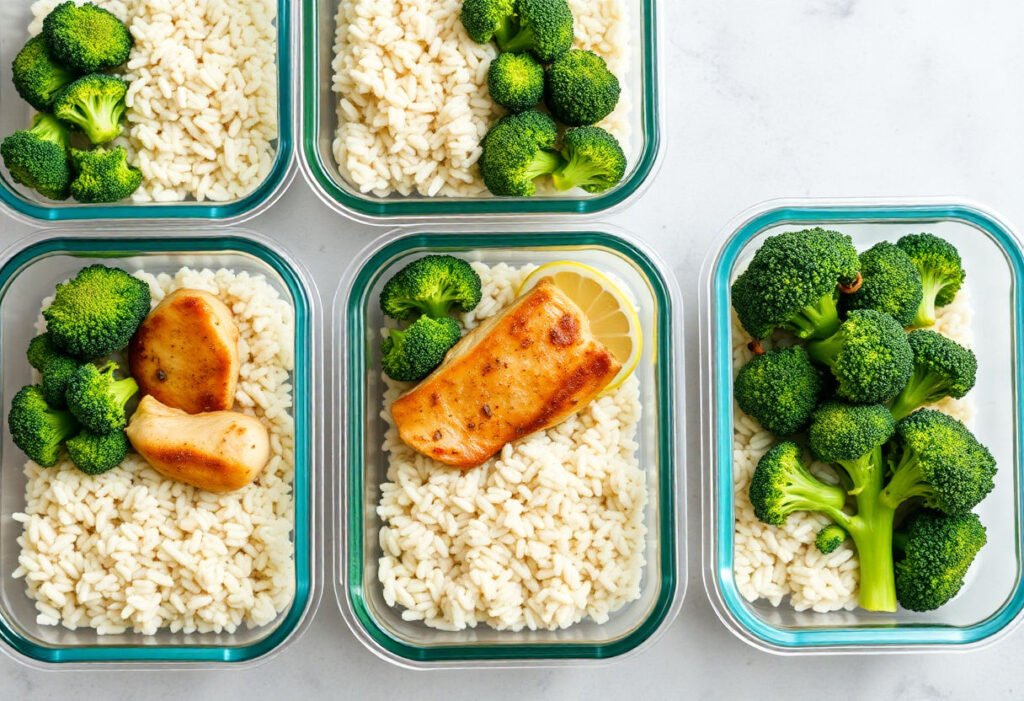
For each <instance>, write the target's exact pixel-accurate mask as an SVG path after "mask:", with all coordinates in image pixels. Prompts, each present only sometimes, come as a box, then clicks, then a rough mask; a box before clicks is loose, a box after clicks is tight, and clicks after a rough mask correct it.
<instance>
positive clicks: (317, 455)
mask: <svg viewBox="0 0 1024 701" xmlns="http://www.w3.org/2000/svg"><path fill="white" fill-rule="evenodd" d="M186 252H188V253H217V252H237V253H242V254H246V255H250V256H252V257H254V258H256V259H258V260H260V261H261V262H263V263H265V264H267V265H268V266H270V267H271V268H272V269H273V270H274V272H275V273H276V274H277V275H279V276H280V278H281V280H282V281H283V282H284V285H285V287H286V289H287V290H288V292H289V294H290V295H291V297H292V300H293V302H294V306H295V334H296V353H295V369H294V370H293V396H294V397H295V398H296V399H295V401H294V406H293V414H294V420H295V436H296V440H295V478H294V486H293V494H294V500H295V504H294V514H295V515H294V523H295V531H294V535H293V543H294V546H295V552H294V561H295V577H296V586H295V594H294V597H293V600H292V603H291V605H290V606H289V608H288V610H287V612H286V613H285V614H284V617H283V618H282V619H281V620H280V622H279V623H278V624H277V627H276V628H274V630H272V631H270V632H269V633H268V634H267V635H266V636H265V637H263V638H261V639H260V640H257V641H255V642H254V643H252V644H250V645H242V646H230V647H229V646H213V645H188V644H184V645H159V646H157V645H144V644H141V645H111V646H90V647H67V646H49V645H39V644H37V643H35V642H32V641H30V640H26V639H25V638H24V637H22V636H21V635H19V634H18V633H17V632H16V631H15V630H13V629H12V627H11V626H9V625H8V623H7V621H6V620H5V618H4V617H3V615H2V614H3V612H0V651H3V652H4V653H5V654H7V655H8V656H9V657H11V658H13V659H15V660H16V661H18V662H20V663H22V664H25V665H26V666H29V667H33V668H36V669H42V670H67V669H90V670H96V669H104V670H106V669H110V670H116V669H140V668H142V669H161V670H166V669H189V670H195V669H206V668H211V669H216V668H223V667H224V666H230V667H232V668H238V667H247V666H252V665H256V664H260V663H262V662H264V661H266V660H268V659H270V658H271V657H274V656H276V655H277V654H278V653H280V652H281V650H283V649H284V648H285V647H287V646H288V645H290V644H291V643H293V642H294V641H295V640H296V639H297V638H299V637H300V636H301V635H302V634H303V633H304V632H305V631H306V629H307V628H308V626H309V624H310V621H311V620H312V617H313V614H314V612H315V611H316V610H317V608H318V607H319V604H320V597H321V590H322V582H321V578H322V572H321V571H320V570H319V569H318V566H317V563H318V560H317V554H318V553H321V552H322V548H323V543H322V539H323V533H322V531H323V529H322V519H323V516H322V510H323V496H322V493H321V492H322V490H318V489H317V485H318V482H319V479H320V478H321V477H320V475H319V474H318V472H319V471H320V470H321V469H322V464H323V450H322V441H318V440H317V438H318V436H319V435H320V433H321V430H322V426H323V425H322V421H323V419H322V417H321V416H320V415H319V414H318V412H317V407H318V406H319V403H318V400H317V391H318V390H317V388H318V387H319V383H318V381H317V380H318V378H319V377H320V376H321V369H322V353H321V352H320V350H319V349H321V348H322V344H321V340H322V339H321V329H320V302H319V294H318V292H317V289H316V285H315V283H314V282H313V279H312V277H311V276H310V274H309V272H308V270H306V268H305V267H304V266H303V265H302V264H301V263H300V262H298V260H296V259H295V258H294V257H292V255H291V254H290V253H289V252H288V251H287V250H286V249H284V248H282V247H281V246H280V245H279V244H277V243H276V242H273V241H271V240H270V239H269V238H267V237H265V236H263V235H261V234H257V233H255V232H252V231H246V230H242V229H232V230H229V231H224V230H222V229H216V230H211V231H209V232H205V233H204V232H195V231H182V230H179V229H171V228H161V227H154V228H145V227H143V228H142V229H140V230H139V234H138V236H133V237H131V238H128V237H124V236H119V235H116V234H113V233H106V232H104V231H102V230H92V229H90V230H89V231H76V230H73V229H70V228H60V229H44V230H38V231H35V232H33V233H31V234H29V235H27V236H25V237H23V238H21V239H19V240H18V241H15V242H14V243H12V244H10V245H9V246H8V247H6V248H5V249H4V250H3V251H2V252H0V296H2V295H3V294H4V293H5V291H6V289H7V288H8V286H9V284H10V282H11V280H12V279H13V278H14V277H15V276H16V275H18V274H20V273H21V272H23V271H24V270H25V269H26V268H27V267H28V266H30V265H31V264H32V263H33V262H35V261H36V260H39V259H40V258H42V257H47V256H51V255H62V254H72V255H74V254H81V255H82V256H83V257H98V258H109V257H126V256H132V255H140V254H147V253H167V254H173V253H186ZM299 397H306V399H305V400H300V399H298V398H299ZM300 524H305V526H304V527H300Z"/></svg>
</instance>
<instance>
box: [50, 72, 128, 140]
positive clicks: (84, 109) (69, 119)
mask: <svg viewBox="0 0 1024 701" xmlns="http://www.w3.org/2000/svg"><path fill="white" fill-rule="evenodd" d="M127 92H128V84H127V83H126V82H124V81H123V80H121V79H120V78H115V77H114V76H112V75H103V74H102V73H93V74H91V75H87V76H85V77H83V78H79V79H78V80H76V81H75V82H73V83H71V84H70V85H68V86H66V87H65V88H64V89H63V90H61V91H60V92H59V93H57V96H56V97H55V98H54V99H53V114H54V116H56V117H57V118H58V119H60V120H61V121H63V122H66V123H68V124H71V125H74V126H76V127H78V128H79V129H81V130H82V131H84V132H85V135H86V136H87V137H89V141H91V142H92V143H94V144H105V143H107V142H108V141H113V140H114V139H116V138H117V137H118V136H119V135H120V134H121V117H122V115H124V110H125V104H124V97H125V94H127Z"/></svg>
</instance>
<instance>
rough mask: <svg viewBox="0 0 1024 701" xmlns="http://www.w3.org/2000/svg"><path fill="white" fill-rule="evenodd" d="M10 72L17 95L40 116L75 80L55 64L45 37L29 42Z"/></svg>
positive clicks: (69, 72) (37, 37)
mask: <svg viewBox="0 0 1024 701" xmlns="http://www.w3.org/2000/svg"><path fill="white" fill-rule="evenodd" d="M11 71H12V73H13V79H14V87H15V89H16V90H17V91H18V94H19V95H21V98H22V99H23V100H25V102H27V103H28V104H30V105H32V106H33V107H35V108H36V109H37V110H39V111H40V112H45V111H46V110H48V109H50V105H51V104H53V98H54V96H55V95H56V94H57V93H58V92H59V91H60V89H61V88H63V87H64V86H65V85H67V84H68V83H70V82H71V81H73V80H74V79H75V75H74V73H72V72H71V71H69V70H67V69H65V68H64V67H63V66H61V65H60V64H58V63H57V62H56V61H54V60H53V58H52V57H51V56H50V52H49V50H48V49H47V48H46V40H45V39H43V37H42V36H34V37H32V38H31V39H29V40H28V43H27V44H25V46H24V47H22V49H21V51H19V52H18V55H17V56H15V57H14V64H13V65H12V66H11Z"/></svg>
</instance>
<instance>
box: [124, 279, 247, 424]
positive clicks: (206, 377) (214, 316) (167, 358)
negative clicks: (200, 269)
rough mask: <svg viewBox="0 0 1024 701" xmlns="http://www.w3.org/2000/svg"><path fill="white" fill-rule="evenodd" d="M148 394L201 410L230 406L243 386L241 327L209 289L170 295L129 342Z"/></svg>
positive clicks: (133, 363) (193, 411) (137, 374)
mask: <svg viewBox="0 0 1024 701" xmlns="http://www.w3.org/2000/svg"><path fill="white" fill-rule="evenodd" d="M128 362H129V365H130V366H131V373H132V377H134V378H135V381H136V382H138V383H139V389H141V390H142V394H149V395H152V396H154V397H156V398H157V399H159V400H160V401H161V402H162V403H164V404H166V405H168V406H172V407H176V408H178V409H182V410H184V411H187V412H188V413H190V414H198V413H200V412H204V411H220V410H225V409H230V408H231V407H232V406H234V404H235V388H236V386H237V385H238V371H239V359H238V327H237V326H235V321H234V319H233V318H232V315H231V310H230V309H228V307H227V305H226V304H224V303H223V302H221V301H220V300H219V299H217V298H216V297H214V296H213V295H212V294H210V293H209V292H203V291H202V290H189V289H181V290H176V291H174V292H172V293H171V294H169V295H167V296H166V297H164V299H163V300H162V301H161V302H160V304H159V305H157V307H156V309H154V310H153V311H152V312H150V314H149V316H147V317H146V319H145V321H143V322H142V325H141V326H140V327H139V329H138V331H136V332H135V336H134V337H133V338H132V341H131V343H130V344H129V346H128Z"/></svg>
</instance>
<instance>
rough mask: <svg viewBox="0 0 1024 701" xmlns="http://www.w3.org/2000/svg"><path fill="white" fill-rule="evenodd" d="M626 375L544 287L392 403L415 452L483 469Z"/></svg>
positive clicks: (575, 311) (560, 297)
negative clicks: (508, 446) (507, 449)
mask: <svg viewBox="0 0 1024 701" xmlns="http://www.w3.org/2000/svg"><path fill="white" fill-rule="evenodd" d="M620 368H621V363H619V361H618V360H616V358H615V357H614V356H613V355H612V354H611V353H610V352H609V351H608V349H607V348H605V347H604V345H603V344H601V343H600V342H599V341H597V340H596V339H595V338H594V337H593V335H592V334H591V332H590V323H589V321H588V320H587V318H586V316H584V314H583V312H582V311H581V310H580V308H579V307H578V306H577V305H576V304H575V303H574V302H573V301H572V300H571V299H570V298H569V297H568V296H567V295H566V294H565V293H564V292H562V291H561V290H559V289H558V287H556V286H555V285H554V284H552V283H551V282H550V281H547V280H542V281H541V282H540V283H539V284H538V285H537V286H536V287H534V288H533V289H532V290H530V291H529V292H528V293H526V294H525V295H523V296H522V297H520V298H519V299H518V300H516V302H515V303H514V304H513V305H512V306H511V307H509V308H508V310H506V311H505V312H504V313H503V314H501V315H500V316H496V317H493V318H491V319H488V320H487V321H486V322H484V323H483V324H481V325H480V326H478V327H477V328H476V329H474V330H473V331H471V332H470V333H468V334H466V336H465V337H464V338H463V339H462V340H461V341H459V343H458V344H457V345H456V346H455V347H454V348H452V349H451V350H450V351H449V352H448V355H447V357H446V358H445V360H444V362H443V363H442V364H441V366H440V367H438V368H437V370H435V371H434V372H433V373H432V374H431V375H430V376H429V377H427V378H426V379H425V380H423V381H422V382H421V383H420V384H419V385H417V386H416V387H415V388H413V389H412V390H410V391H409V392H406V393H405V394H404V395H402V396H401V397H399V398H398V399H397V400H395V402H394V404H392V406H391V415H392V417H393V418H394V420H395V425H396V426H397V427H398V432H399V435H400V436H401V438H402V440H403V441H404V442H405V443H406V444H408V445H409V446H410V447H412V448H413V449H415V450H417V451H419V452H420V453H423V454H424V455H427V456H430V457H431V458H434V459H435V460H438V461H440V462H442V463H445V464H447V465H452V466H454V467H460V468H471V467H476V466H478V465H480V464H482V463H484V462H485V461H486V460H487V459H488V458H490V457H491V456H493V455H495V454H496V453H498V452H499V451H500V450H501V449H502V447H503V446H504V445H505V444H506V443H509V442H511V441H514V440H517V439H519V438H523V437H524V436H527V435H529V434H531V433H533V432H535V431H542V430H544V429H546V428H549V427H551V426H554V425H556V424H559V423H561V422H562V421H564V420H565V419H566V418H568V417H569V416H571V415H572V414H574V413H576V412H577V411H579V410H580V409H582V408H583V407H584V406H586V405H587V404H588V403H589V402H590V401H591V400H592V399H593V398H594V397H595V396H596V395H597V394H598V393H599V392H600V391H601V390H602V389H604V388H605V387H606V386H607V385H608V383H609V382H611V381H612V379H613V378H614V377H615V375H616V374H617V373H618V372H619V369H620Z"/></svg>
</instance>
